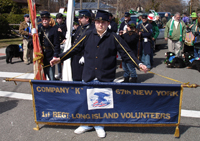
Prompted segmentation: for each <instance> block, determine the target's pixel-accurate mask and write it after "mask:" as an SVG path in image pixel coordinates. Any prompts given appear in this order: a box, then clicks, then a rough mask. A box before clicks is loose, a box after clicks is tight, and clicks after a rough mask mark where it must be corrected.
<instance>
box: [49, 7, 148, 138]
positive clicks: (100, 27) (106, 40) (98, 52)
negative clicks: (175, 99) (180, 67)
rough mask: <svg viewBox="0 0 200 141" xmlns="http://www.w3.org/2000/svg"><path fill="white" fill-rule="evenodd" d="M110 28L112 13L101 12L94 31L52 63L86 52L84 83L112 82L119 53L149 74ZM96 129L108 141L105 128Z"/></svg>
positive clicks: (76, 131) (99, 11)
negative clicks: (110, 14)
mask: <svg viewBox="0 0 200 141" xmlns="http://www.w3.org/2000/svg"><path fill="white" fill-rule="evenodd" d="M109 24H110V22H109V13H108V12H106V11H102V10H98V12H97V14H96V17H95V28H94V29H93V30H90V31H88V32H86V33H84V34H83V35H82V37H81V38H79V40H78V41H77V44H76V45H75V46H73V47H72V48H71V49H69V50H68V51H66V52H64V53H62V54H60V55H59V57H58V58H53V59H52V60H51V61H50V64H51V66H54V65H55V64H56V63H58V62H59V61H63V60H66V59H68V58H70V57H72V56H73V55H75V54H77V53H80V52H82V50H84V58H85V64H84V69H83V75H82V80H83V81H84V82H91V81H93V82H99V81H100V82H113V80H114V79H115V72H116V55H117V51H118V52H119V53H120V55H121V57H122V59H123V60H125V61H127V62H130V63H131V62H132V63H133V61H134V62H135V63H136V64H135V65H136V66H137V67H139V68H141V69H142V70H143V71H144V72H146V71H147V67H146V66H145V65H143V64H142V63H141V62H140V61H139V60H138V59H137V58H136V57H135V55H134V53H133V52H132V51H131V50H130V48H129V47H128V45H127V44H126V42H125V41H124V40H123V39H122V38H121V37H119V36H117V35H116V34H115V33H114V32H111V31H110V30H107V29H108V26H109ZM125 51H126V52H125ZM133 64H134V63H133ZM92 128H93V127H89V126H80V127H78V128H77V129H76V130H75V131H74V132H75V133H76V134H81V133H84V132H86V131H88V130H91V129H92ZM94 128H95V130H96V132H97V135H98V137H105V135H106V133H105V131H104V128H103V127H102V126H95V127H94Z"/></svg>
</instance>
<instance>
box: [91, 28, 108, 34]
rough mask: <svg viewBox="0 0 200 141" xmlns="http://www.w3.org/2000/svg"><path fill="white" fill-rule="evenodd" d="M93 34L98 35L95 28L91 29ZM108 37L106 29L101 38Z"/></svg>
mask: <svg viewBox="0 0 200 141" xmlns="http://www.w3.org/2000/svg"><path fill="white" fill-rule="evenodd" d="M93 33H94V34H95V35H99V34H98V33H97V30H96V28H94V29H93ZM109 35H110V32H109V30H108V29H107V30H106V31H105V32H104V33H103V35H102V36H109Z"/></svg>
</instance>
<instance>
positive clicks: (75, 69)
mask: <svg viewBox="0 0 200 141" xmlns="http://www.w3.org/2000/svg"><path fill="white" fill-rule="evenodd" d="M78 20H79V23H80V26H79V27H78V28H77V30H76V32H75V34H74V35H73V37H72V43H73V46H74V45H75V44H76V42H77V41H78V39H79V38H80V37H81V35H82V34H84V33H85V32H87V31H89V30H92V29H93V28H94V26H93V25H91V22H92V19H91V13H90V11H89V10H86V9H83V10H80V11H79V18H78ZM71 67H72V80H73V81H82V73H83V67H84V51H82V52H80V53H79V54H76V55H74V56H73V57H72V58H71Z"/></svg>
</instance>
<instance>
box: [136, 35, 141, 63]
mask: <svg viewBox="0 0 200 141" xmlns="http://www.w3.org/2000/svg"><path fill="white" fill-rule="evenodd" d="M140 40H141V36H140V35H139V43H138V52H137V58H138V60H139V59H140Z"/></svg>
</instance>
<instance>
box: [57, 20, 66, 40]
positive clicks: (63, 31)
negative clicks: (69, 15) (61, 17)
mask: <svg viewBox="0 0 200 141" xmlns="http://www.w3.org/2000/svg"><path fill="white" fill-rule="evenodd" d="M54 28H56V29H57V31H58V28H61V30H62V32H58V34H59V41H60V43H62V41H63V40H64V39H66V38H65V35H66V32H67V27H66V23H65V22H63V23H61V24H58V23H56V25H55V26H54Z"/></svg>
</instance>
